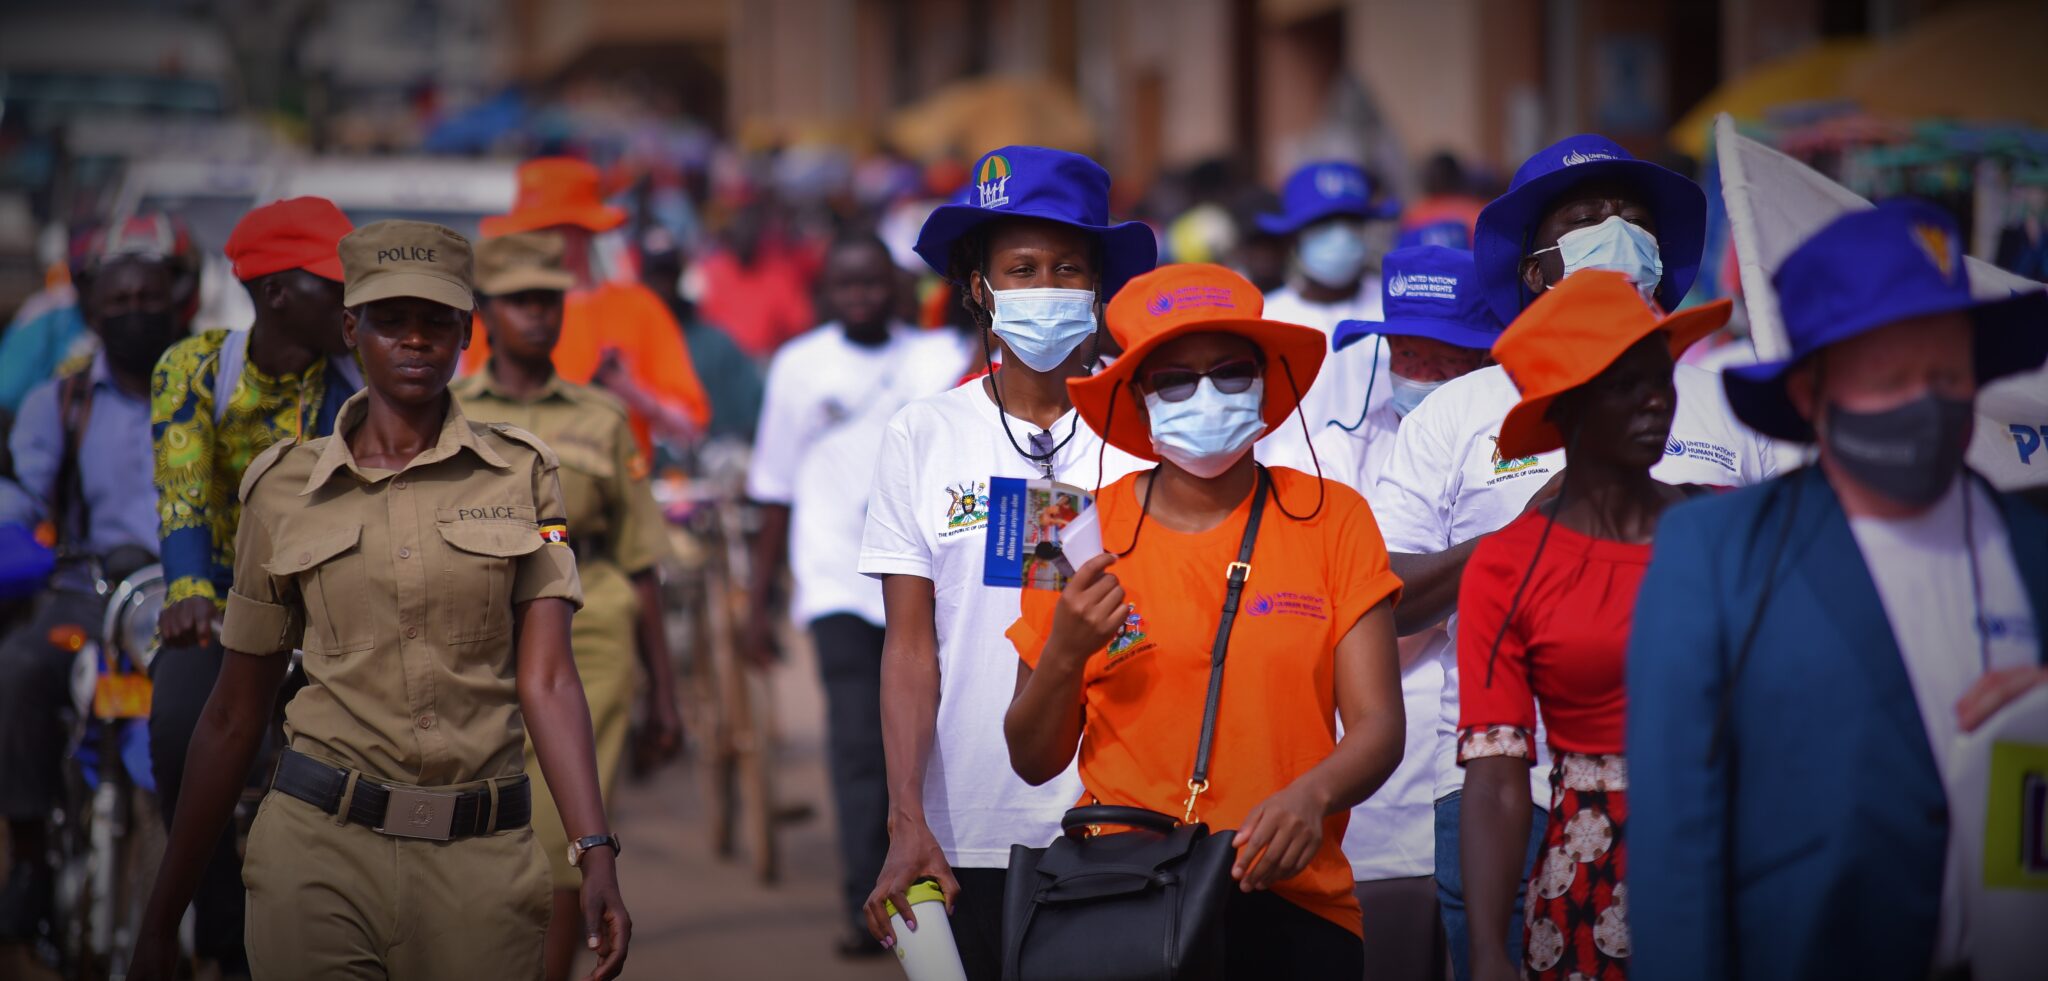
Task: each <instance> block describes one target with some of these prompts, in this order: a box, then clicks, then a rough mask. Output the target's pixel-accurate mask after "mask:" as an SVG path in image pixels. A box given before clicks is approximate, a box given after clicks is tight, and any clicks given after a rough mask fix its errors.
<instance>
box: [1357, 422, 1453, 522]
mask: <svg viewBox="0 0 2048 981" xmlns="http://www.w3.org/2000/svg"><path fill="white" fill-rule="evenodd" d="M1446 408H1447V407H1446V406H1444V405H1442V404H1437V405H1431V399H1424V400H1423V402H1422V404H1421V405H1418V406H1416V407H1415V411H1413V412H1410V413H1408V416H1407V418H1405V419H1403V420H1401V427H1400V428H1399V429H1398V430H1395V432H1394V450H1393V453H1392V454H1391V455H1389V456H1388V458H1387V462H1386V464H1385V465H1384V468H1383V469H1382V470H1381V471H1380V478H1379V483H1378V485H1377V486H1376V487H1375V489H1374V491H1373V493H1372V494H1371V495H1369V496H1370V497H1371V499H1372V502H1373V506H1372V507H1373V516H1374V517H1376V518H1378V519H1379V523H1380V534H1381V536H1383V537H1384V538H1385V539H1386V540H1387V550H1388V551H1390V552H1406V553H1409V554H1411V555H1427V554H1431V553H1435V552H1441V551H1443V550H1444V549H1447V548H1450V547H1451V546H1453V545H1456V544H1457V542H1454V541H1451V540H1450V539H1451V531H1450V528H1451V525H1450V502H1451V488H1450V486H1449V480H1450V479H1451V475H1452V474H1455V473H1456V472H1457V470H1458V462H1457V461H1456V460H1454V459H1452V456H1451V453H1452V447H1451V441H1450V438H1449V435H1450V434H1449V431H1448V428H1447V426H1446V423H1448V422H1450V421H1451V419H1450V413H1447V412H1445V411H1444V410H1445V409H1446Z"/></svg>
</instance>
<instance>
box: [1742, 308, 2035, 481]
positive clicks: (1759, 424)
mask: <svg viewBox="0 0 2048 981" xmlns="http://www.w3.org/2000/svg"><path fill="white" fill-rule="evenodd" d="M1957 310H1967V311H1969V313H1970V319H1971V320H1972V321H1973V322H1974V324H1975V327H1976V343H1975V354H1974V357H1973V359H1972V360H1974V361H1975V363H1976V364H1975V367H1976V371H1977V384H1978V385H1979V386H1980V387H1981V386H1983V385H1988V384H1990V383H1991V382H1994V381H1997V380H1998V379H2000V378H2004V377H2006V376H2007V375H2017V374H2020V373H2022V372H2027V371H2032V370H2034V369H2035V368H2039V367H2040V366H2041V365H2042V364H2043V363H2044V362H2048V293H2044V292H2041V291H2039V290H2035V291H2032V292H2027V293H2020V294H2018V295H2015V296H2009V297H2005V298H2003V299H1998V300H1991V301H1988V302H1973V303H1960V304H1959V303H1954V302H1943V303H1933V304H1928V305H1926V308H1925V309H1904V310H1902V309H1896V308H1895V309H1891V310H1885V311H1882V312H1875V313H1872V314H1870V315H1868V316H1866V317H1865V318H1864V319H1863V320H1862V321H1860V322H1858V323H1855V324H1850V325H1846V326H1844V328H1843V329H1841V330H1839V331H1837V332H1835V336H1834V337H1833V338H1832V339H1831V340H1830V341H1829V342H1828V343H1830V344H1834V343H1839V342H1841V341H1845V340H1848V339H1849V338H1852V337H1855V336H1857V335H1858V334H1863V333H1867V332H1869V331H1871V330H1874V329H1876V328H1878V327H1882V326H1884V325H1886V324H1890V323H1896V322H1898V321H1901V320H1905V319H1907V318H1909V317H1920V316H1926V315H1929V314H1937V313H1952V312H1954V311H1957ZM1801 360H1804V359H1802V358H1791V359H1787V360H1784V361H1770V362H1765V363H1763V364H1754V365H1744V366H1741V367H1735V368H1729V369H1727V370H1726V371H1723V372H1722V373H1721V389H1722V391H1724V392H1725V393H1727V395H1728V407H1729V408H1730V409H1732V410H1734V412H1735V418H1737V419H1740V420H1742V423H1743V424H1744V425H1746V426H1748V427H1749V428H1751V429H1754V430H1756V431H1757V432H1760V433H1762V434H1764V435H1766V436H1769V437H1772V438H1774V439H1782V440H1789V441H1791V442H1795V443H1811V442H1813V440H1814V432H1813V426H1812V425H1811V424H1809V423H1808V422H1807V421H1806V420H1805V419H1804V418H1802V417H1801V416H1800V415H1799V410H1798V409H1797V408H1796V407H1794V406H1793V404H1792V397H1791V395H1790V394H1788V393H1787V392H1786V390H1785V377H1786V376H1787V375H1788V374H1790V373H1791V371H1792V368H1793V367H1794V366H1796V365H1798V364H1799V362H1800V361H1801Z"/></svg>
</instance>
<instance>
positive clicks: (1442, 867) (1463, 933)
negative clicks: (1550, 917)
mask: <svg viewBox="0 0 2048 981" xmlns="http://www.w3.org/2000/svg"><path fill="white" fill-rule="evenodd" d="M1463 797H1464V793H1463V792H1462V791H1452V792H1451V793H1450V794H1449V795H1447V796H1445V797H1444V798H1443V799H1442V800H1439V801H1437V802H1436V901H1437V906H1438V907H1440V908H1441V909H1442V910H1443V915H1444V943H1445V944H1446V945H1447V946H1449V947H1450V949H1451V974H1452V976H1453V977H1455V978H1456V979H1457V981H1471V978H1472V931H1471V929H1470V928H1469V927H1468V926H1467V924H1466V922H1465V876H1464V872H1463V871H1462V869H1461V868H1460V867H1459V862H1460V859H1459V857H1458V814H1459V810H1460V809H1459V806H1458V804H1459V801H1460V799H1462V798H1463ZM1549 824H1550V813H1549V812H1548V811H1545V810H1544V809H1543V808H1540V807H1531V808H1530V809H1529V853H1528V857H1526V858H1524V859H1523V860H1522V884H1521V885H1520V886H1518V887H1517V888H1516V889H1515V915H1514V918H1513V919H1512V920H1510V921H1509V922H1508V956H1509V957H1510V958H1511V959H1513V960H1514V962H1515V963H1518V964H1519V963H1521V960H1522V896H1523V894H1524V893H1526V892H1527V891H1528V884H1529V872H1530V870H1531V869H1533V868H1535V866H1536V856H1537V855H1538V854H1539V853H1540V852H1542V850H1543V832H1544V830H1545V829H1546V828H1547V827H1548V825H1549Z"/></svg>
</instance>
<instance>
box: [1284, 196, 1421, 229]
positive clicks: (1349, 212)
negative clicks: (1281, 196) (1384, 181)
mask: <svg viewBox="0 0 2048 981" xmlns="http://www.w3.org/2000/svg"><path fill="white" fill-rule="evenodd" d="M1340 215H1341V216H1344V217H1349V218H1357V219H1360V220H1361V221H1391V220H1393V219H1395V218H1398V217H1400V215H1401V211H1400V208H1399V207H1398V206H1396V205H1394V204H1393V203H1392V202H1388V203H1386V204H1383V205H1381V206H1379V207H1377V208H1375V207H1373V206H1371V205H1369V204H1367V205H1352V204H1337V203H1334V202H1332V203H1328V204H1325V205H1322V206H1319V207H1316V208H1312V209H1310V210H1308V211H1303V212H1300V213H1299V214H1295V213H1285V212H1283V213H1281V214H1264V215H1259V216H1258V217H1256V218H1254V219H1252V223H1253V224H1255V225H1257V226H1259V231H1262V232H1265V233H1266V234H1268V235H1292V234H1294V233H1295V232H1298V231H1301V230H1302V229H1304V228H1307V227H1308V226H1310V225H1313V224H1315V223H1316V222H1319V221H1322V220H1323V219H1325V218H1335V217H1338V216H1340Z"/></svg>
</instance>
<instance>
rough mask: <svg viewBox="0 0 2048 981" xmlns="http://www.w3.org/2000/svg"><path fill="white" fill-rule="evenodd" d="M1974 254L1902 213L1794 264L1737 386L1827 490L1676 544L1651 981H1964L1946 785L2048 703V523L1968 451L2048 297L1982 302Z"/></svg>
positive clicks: (1637, 862)
mask: <svg viewBox="0 0 2048 981" xmlns="http://www.w3.org/2000/svg"><path fill="white" fill-rule="evenodd" d="M1958 242H1959V235H1958V234H1957V231H1956V228H1955V225H1954V224H1953V223H1952V222H1951V221H1950V220H1949V219H1948V218H1947V217H1946V216H1945V215H1943V214H1942V213H1941V212H1939V211H1937V210H1936V209H1934V208H1932V207H1930V206H1928V205H1925V204H1922V203H1918V202H1894V203H1889V204H1887V205H1885V206H1881V207H1879V208H1877V209H1875V210H1871V211H1863V212H1857V213H1854V214H1850V215H1847V216H1844V217H1842V218H1840V219H1838V220H1836V221H1835V222H1834V223H1833V224H1831V225H1829V226H1828V227H1827V228H1825V229H1823V230H1822V231H1820V232H1819V233H1818V234H1816V235H1815V236H1814V237H1813V238H1812V239H1810V240H1808V241H1807V242H1806V243H1805V244H1803V245H1802V246H1800V248H1799V249H1798V250H1796V251H1795V252H1794V253H1793V254H1792V255H1791V256H1789V257H1788V258H1787V259H1786V260H1785V262H1784V264H1783V266H1782V267H1781V268H1780V270H1779V272H1778V274H1777V276H1776V277H1775V280H1774V282H1775V284H1776V287H1777V292H1778V296H1779V301H1780V305H1781V308H1782V311H1783V315H1784V319H1785V328H1786V333H1787V335H1788V337H1789V340H1790V342H1791V347H1792V352H1793V357H1792V358H1791V359H1789V360H1786V361H1782V362H1778V363H1773V364H1762V365H1757V366H1754V367H1751V368H1743V369H1733V370H1731V371H1730V372H1729V373H1728V374H1727V375H1726V376H1724V379H1723V384H1724V388H1725V389H1726V391H1727V394H1728V398H1729V401H1730V403H1731V405H1732V407H1733V408H1734V410H1735V413H1736V415H1737V416H1738V417H1740V418H1741V419H1742V420H1743V421H1744V422H1745V423H1747V424H1748V425H1750V426H1752V427H1753V428H1755V429H1757V430H1759V431H1761V432H1763V433H1765V434H1767V435H1770V436H1774V437H1777V438H1780V439H1788V440H1799V441H1805V442H1814V443H1817V444H1818V447H1819V465H1818V466H1816V467H1809V468H1807V469H1804V470H1800V471H1797V472H1794V473H1792V474H1789V475H1786V476H1784V477H1780V478H1778V479H1777V480H1774V481H1771V482H1769V483H1766V484H1761V485H1758V486H1755V487H1751V488H1748V489H1745V490H1742V491H1738V492H1735V493H1731V494H1727V495H1724V496H1720V497H1716V498H1708V499H1702V500H1698V501H1694V502H1690V503H1687V504H1684V505H1680V506H1679V507H1677V508H1674V509H1673V510H1672V511H1670V512H1669V513H1667V514H1666V515H1665V517H1664V519H1663V522H1662V523H1661V524H1660V525H1659V528H1658V531H1657V537H1656V541H1655V547H1654V552H1653V558H1652V560H1651V563H1650V568H1649V571H1648V573H1647V575H1646V576H1645V578H1644V581H1643V585H1642V591H1641V594H1640V598H1639V599H1638V601H1637V606H1636V617H1635V630H1634V633H1633V635H1632V637H1631V642H1630V645H1629V652H1628V697H1629V717H1628V726H1627V745H1628V757H1629V770H1630V774H1629V776H1630V782H1631V792H1632V799H1631V801H1630V804H1631V807H1632V812H1631V814H1630V818H1629V820H1630V824H1629V839H1630V840H1629V848H1630V852H1629V862H1630V864H1629V869H1628V874H1627V888H1628V904H1629V912H1628V918H1629V926H1630V930H1631V932H1632V934H1633V937H1634V942H1635V951H1634V958H1633V959H1634V963H1633V964H1632V970H1631V976H1632V977H1633V978H1635V979H1637V981H1673V979H1708V978H1741V979H1744V981H1763V979H1774V978H1785V979H1800V981H1809V979H1827V978H1844V979H1848V978H1855V979H1858V981H1870V979H1888V978H1897V979H1909V978H1910V979H1923V978H1927V977H1930V976H1945V975H1953V974H1956V972H1959V971H1965V972H1966V971H1967V960H1966V946H1965V944H1964V942H1963V940H1962V938H1963V937H1964V936H1966V935H1967V925H1966V924H1963V923H1960V922H1958V920H1959V919H1960V917H1959V915H1958V907H1957V905H1956V903H1955V896H1956V894H1957V891H1958V889H1959V887H1960V883H1959V882H1958V881H1956V880H1958V879H1960V875H1959V874H1957V873H1956V871H1955V869H1954V866H1955V865H1956V863H1955V862H1953V861H1952V860H1951V859H1950V857H1949V852H1950V843H1949V837H1950V834H1949V832H1950V829H1949V819H1948V813H1949V795H1948V793H1947V791H1946V790H1945V789H1944V776H1945V772H1944V771H1945V768H1946V767H1947V766H1948V752H1949V749H1950V747H1951V746H1952V745H1953V744H1954V743H1955V742H1956V741H1957V740H1958V739H1959V737H1960V734H1961V733H1962V732H1965V731H1968V730H1970V729H1972V728H1975V727H1976V726H1977V725H1978V724H1979V723H1981V722H1982V721H1983V720H1984V719H1985V718H1986V717H1988V716H1989V715H1990V714H1991V713H1992V712H1994V711H1996V710H1997V709H1998V708H1999V707H2000V706H2002V705H2004V704H2005V703H2006V702H2008V701H2010V700H2011V699H2012V698H2014V697H2017V696H2018V695H2019V694H2020V693H2021V692H2023V691H2026V690H2027V689H2029V688H2031V687H2033V686H2036V685H2041V684H2043V683H2044V682H2048V669H2044V668H2043V667H2042V664H2043V654H2044V651H2043V646H2042V631H2041V617H2042V616H2043V615H2044V614H2048V517H2044V516H2043V515H2042V514H2041V513H2040V512H2038V511H2035V510H2034V509H2032V508H2031V507H2030V506H2028V505H2026V504H2023V503H2021V502H2020V501H2019V499H2018V498H2017V497H2014V496H2011V495H2007V494H2002V493H1999V492H1997V491H1994V490H1992V489H1991V488H1990V487H1989V485H1987V484H1986V483H1985V482H1984V481H1983V480H1982V479H1981V478H1979V477H1977V476H1976V475H1974V474H1971V473H1969V472H1968V471H1967V470H1966V469H1965V468H1964V467H1963V453H1964V448H1965V447H1966V446H1967V445H1968V443H1969V439H1970V429H1971V425H1972V422H1973V419H1974V413H1973V411H1972V407H1973V402H1974V398H1975V395H1976V392H1977V390H1978V388H1979V386H1981V385H1983V384H1985V383H1987V382H1989V381H1991V380H1993V379H1995V378H1999V377H2003V376H2005V375H2010V374H2014V373H2017V372H2022V371H2026V370H2030V369H2032V368H2035V367H2037V366H2039V365H2040V364H2042V362H2043V361H2044V359H2048V296H2044V295H2043V294H2041V293H2039V292H2034V293H2029V294H2023V295H2019V296H2015V297H2010V298H2006V299H2002V300H1998V301H1995V302H1990V303H1980V302H1977V301H1974V300H1973V299H1971V297H1970V289H1969V282H1968V278H1967V275H1966V273H1965V271H1964V269H1963V265H1962V257H1961V249H1960V247H1959V245H1958ZM2043 929H2044V931H2048V924H2044V925H2043Z"/></svg>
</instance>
